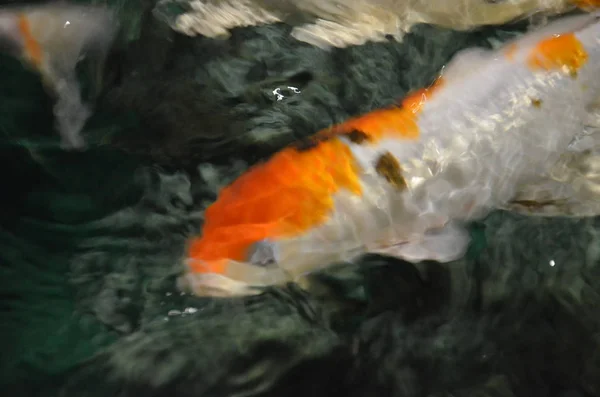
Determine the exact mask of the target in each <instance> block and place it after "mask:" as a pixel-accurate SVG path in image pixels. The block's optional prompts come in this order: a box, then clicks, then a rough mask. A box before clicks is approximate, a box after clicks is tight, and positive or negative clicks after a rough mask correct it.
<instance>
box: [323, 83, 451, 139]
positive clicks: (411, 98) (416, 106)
mask: <svg viewBox="0 0 600 397" xmlns="http://www.w3.org/2000/svg"><path fill="white" fill-rule="evenodd" d="M443 83H444V81H443V79H442V78H441V77H440V78H438V79H437V80H436V81H435V82H434V83H433V85H432V86H431V87H428V88H422V89H420V90H417V91H414V92H412V93H410V94H408V95H407V96H406V97H405V98H404V99H403V100H402V102H401V103H400V106H399V107H392V108H387V109H380V110H375V111H373V112H370V113H367V114H365V115H363V116H359V117H356V118H353V119H350V120H348V121H346V122H344V123H342V124H338V125H336V126H333V127H331V128H329V129H327V130H324V131H322V132H319V133H318V134H334V135H335V134H342V135H343V134H348V133H351V132H353V131H355V130H358V131H361V132H363V133H364V134H365V135H366V136H368V137H369V140H370V141H377V140H380V139H382V138H384V137H386V136H389V137H394V138H400V139H417V138H418V137H419V126H418V125H417V116H418V114H419V113H420V112H421V110H422V109H423V105H424V104H425V103H426V102H427V100H428V99H429V98H430V97H431V96H432V95H433V94H434V93H435V92H436V91H437V90H438V89H439V88H440V87H441V86H442V85H443Z"/></svg>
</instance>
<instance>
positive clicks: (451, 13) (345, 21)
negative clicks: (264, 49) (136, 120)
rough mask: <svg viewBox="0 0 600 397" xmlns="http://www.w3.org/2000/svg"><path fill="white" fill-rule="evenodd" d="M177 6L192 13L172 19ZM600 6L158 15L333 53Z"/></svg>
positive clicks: (323, 7) (347, 3)
mask: <svg viewBox="0 0 600 397" xmlns="http://www.w3.org/2000/svg"><path fill="white" fill-rule="evenodd" d="M174 3H175V4H177V5H183V6H184V7H185V8H186V9H187V11H185V12H183V13H181V14H179V15H176V16H172V15H171V9H172V8H173V7H172V6H173V4H174ZM598 6H600V1H599V0H510V1H507V0H496V1H486V0H452V1H450V0H417V1H412V0H343V1H342V0H294V1H291V0H288V1H285V0H282V1H277V2H273V1H269V0H161V1H159V2H158V4H157V6H156V7H155V10H154V12H155V14H156V15H157V16H158V17H159V18H160V19H162V20H164V21H166V22H167V23H168V24H169V25H170V26H171V27H172V28H173V29H174V30H176V31H178V32H180V33H183V34H186V35H189V36H195V35H198V34H201V35H204V36H207V37H213V38H215V37H225V38H226V37H228V36H229V31H230V30H231V29H234V28H237V27H245V26H257V25H265V24H272V23H279V22H286V23H289V24H291V25H292V26H293V30H292V33H291V35H292V36H293V37H295V38H296V39H297V40H300V41H303V42H306V43H309V44H312V45H315V46H318V47H321V48H330V47H347V46H350V45H360V44H364V43H365V42H367V41H374V42H377V41H385V40H387V38H388V37H390V36H391V37H394V38H395V39H396V40H399V41H400V40H401V39H402V37H403V36H404V34H406V33H407V32H409V31H410V30H411V28H412V27H413V26H414V25H416V24H420V23H426V24H432V25H437V26H441V27H446V28H450V29H455V30H470V29H473V28H476V27H478V26H483V25H500V24H504V23H507V22H511V21H516V20H519V19H524V18H527V17H529V16H531V15H534V14H541V15H558V14H561V13H565V12H568V11H570V10H573V9H575V8H580V9H584V10H590V9H594V8H596V7H598Z"/></svg>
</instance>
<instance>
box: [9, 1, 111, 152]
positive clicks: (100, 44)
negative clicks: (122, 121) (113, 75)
mask: <svg viewBox="0 0 600 397" xmlns="http://www.w3.org/2000/svg"><path fill="white" fill-rule="evenodd" d="M117 29H118V24H117V22H116V19H115V16H114V15H113V13H112V12H111V11H110V10H109V9H108V8H105V7H95V6H79V5H69V4H64V3H54V4H45V5H36V6H27V7H4V8H0V50H2V51H4V52H7V53H9V54H11V55H13V56H15V57H18V58H20V59H21V60H23V62H24V63H26V64H27V65H28V66H30V67H31V68H33V69H34V70H35V71H37V72H38V73H39V74H40V75H41V78H42V81H43V83H44V85H45V87H46V88H47V89H48V90H49V91H50V92H51V94H53V95H54V96H55V97H56V104H55V107H54V114H55V117H56V122H57V128H58V130H59V132H60V134H61V136H62V145H63V146H64V147H68V148H81V147H83V146H84V140H83V138H82V136H81V135H80V132H81V130H82V129H83V127H84V125H85V123H86V121H87V119H88V118H89V116H90V115H91V109H90V107H89V105H86V104H84V103H83V101H82V98H81V92H80V85H79V83H78V79H77V76H76V70H75V68H76V66H77V63H78V62H79V61H80V60H81V59H82V58H84V57H86V56H89V57H92V59H91V61H92V62H91V63H90V66H91V67H92V68H93V76H92V78H93V80H94V81H93V84H94V87H93V88H94V89H96V90H97V89H98V88H99V85H100V84H101V76H102V67H103V65H104V61H105V58H106V55H107V52H108V50H109V48H110V46H111V44H112V42H113V39H114V37H115V35H116V32H117Z"/></svg>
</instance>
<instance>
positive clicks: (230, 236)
mask: <svg viewBox="0 0 600 397" xmlns="http://www.w3.org/2000/svg"><path fill="white" fill-rule="evenodd" d="M357 172H358V169H357V165H356V164H355V162H354V159H353V157H352V155H351V153H350V150H349V148H348V146H347V145H345V144H344V143H343V142H342V141H340V140H338V139H331V140H328V141H327V142H316V143H315V145H314V146H312V147H307V148H298V147H289V148H286V149H284V150H282V151H281V152H279V153H277V154H276V155H275V156H274V157H272V158H271V159H270V160H269V161H267V162H265V163H263V164H259V165H257V166H255V167H253V168H251V169H250V170H248V171H247V172H246V173H245V174H243V175H242V176H241V177H240V178H238V179H237V180H236V181H234V182H233V183H232V184H231V185H229V186H227V187H226V188H224V189H223V190H222V191H221V192H220V194H219V198H218V199H217V201H216V202H215V203H214V204H212V205H211V206H210V207H209V208H208V209H207V210H206V213H205V222H204V225H203V230H202V235H201V236H200V237H199V238H196V239H193V240H192V241H191V242H190V244H189V248H188V258H189V259H188V266H189V270H190V274H192V275H193V277H192V278H194V279H196V280H201V282H199V283H196V285H202V288H201V289H206V288H209V289H211V288H210V286H212V285H213V284H219V282H217V281H216V280H225V278H226V279H228V280H229V281H227V288H226V289H228V291H227V295H232V294H236V291H238V290H245V289H246V290H247V288H245V287H244V286H250V285H254V286H256V285H258V286H264V285H273V284H278V283H280V282H281V281H282V280H285V279H289V278H290V277H289V276H288V275H286V274H285V273H286V272H285V271H284V270H283V268H282V267H280V266H278V264H279V262H281V261H282V260H284V259H285V258H283V257H282V255H283V254H284V253H283V252H281V251H279V249H278V247H279V242H281V241H284V240H289V239H291V238H296V237H299V236H302V235H304V234H306V233H308V232H310V231H311V230H313V229H314V228H315V227H318V226H319V225H321V224H323V223H325V222H326V221H327V220H328V219H329V217H330V216H331V213H332V211H333V209H334V197H333V196H334V195H335V193H336V192H337V191H339V190H340V189H345V190H347V191H351V192H354V194H357V195H360V191H361V186H360V183H359V180H358V175H357ZM231 280H237V281H239V282H240V284H239V288H238V287H237V286H236V287H235V288H233V287H232V282H233V281H231ZM213 281H215V282H214V283H213ZM207 286H209V287H207ZM232 289H233V292H232ZM195 291H196V293H200V294H204V293H203V291H198V288H195ZM211 295H214V293H211Z"/></svg>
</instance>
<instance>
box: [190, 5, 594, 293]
mask: <svg viewBox="0 0 600 397" xmlns="http://www.w3.org/2000/svg"><path fill="white" fill-rule="evenodd" d="M598 76H600V19H599V16H598V15H589V14H588V15H582V16H575V17H568V18H564V19H561V20H559V21H556V22H554V23H553V24H550V25H548V26H546V27H545V28H542V29H540V30H538V31H535V32H530V33H528V34H526V35H524V36H523V37H521V38H519V39H518V40H516V41H513V42H510V43H508V44H506V45H505V46H504V47H502V48H500V49H498V50H495V51H488V50H479V49H470V50H465V51H463V52H460V53H458V54H457V55H456V56H455V57H454V59H453V60H452V61H451V62H450V63H449V65H448V67H447V68H446V69H445V70H444V71H443V73H442V74H441V76H440V78H439V79H438V80H437V81H436V82H435V84H433V85H432V86H431V87H429V88H427V89H423V90H419V91H417V92H414V93H412V94H411V95H409V96H407V97H406V98H405V99H404V100H403V101H402V103H400V104H399V105H398V106H394V107H391V108H387V109H381V110H377V111H374V112H371V113H369V114H367V115H364V116H360V117H357V118H354V119H350V120H348V121H347V122H345V123H342V124H340V125H336V126H333V127H331V128H328V129H326V130H323V131H321V132H319V133H317V134H316V135H314V136H313V137H311V138H310V139H308V140H306V141H304V142H300V143H298V144H295V145H292V146H290V147H287V148H285V149H284V150H282V151H280V152H279V153H277V154H276V155H275V156H273V157H272V158H271V159H270V160H269V161H267V162H265V163H263V164H259V165H256V166H254V167H253V168H251V169H250V170H248V171H247V172H246V173H245V174H243V175H242V176H241V177H240V178H239V179H237V180H236V181H234V182H233V183H232V184H231V185H229V186H227V187H225V188H224V189H222V191H221V192H220V195H219V197H218V199H217V201H216V202H215V203H214V204H212V205H211V206H210V207H209V208H208V209H207V211H206V214H205V223H204V225H203V230H202V235H201V236H200V237H198V238H195V239H193V240H192V241H191V242H190V245H189V251H188V257H189V258H188V268H189V271H188V273H187V275H186V276H185V277H183V278H182V282H183V283H184V286H185V287H187V288H191V289H192V290H193V291H194V292H195V293H196V294H199V295H225V296H231V295H246V294H252V293H256V292H257V291H260V289H256V288H255V287H261V286H268V285H273V284H280V283H284V282H287V281H292V280H297V279H298V278H299V277H301V276H302V275H303V274H305V273H307V272H311V271H314V270H317V269H319V268H322V267H324V266H327V265H330V264H332V263H334V262H339V261H348V260H353V259H355V258H357V257H359V256H361V255H362V254H365V253H379V254H387V255H392V256H395V257H398V258H402V259H405V260H408V261H412V262H419V261H422V260H425V259H431V260H437V261H440V262H449V261H452V260H455V259H457V258H460V257H461V256H462V255H463V254H464V252H465V251H466V249H467V246H468V244H469V237H468V234H467V232H466V230H465V229H464V228H463V226H462V225H463V224H464V223H466V222H469V221H473V220H477V219H481V218H482V217H484V216H486V215H487V214H488V213H489V212H490V211H491V210H493V209H496V208H506V207H510V206H511V205H513V204H514V203H516V202H518V201H519V200H520V197H521V196H522V195H523V192H525V191H527V190H528V189H529V192H528V194H529V193H531V192H532V191H533V197H534V198H533V199H532V198H528V199H527V200H529V201H530V202H533V205H531V206H525V207H523V208H526V211H527V212H529V213H535V214H544V213H546V212H547V211H545V210H544V208H548V206H552V205H556V203H558V202H559V201H560V202H561V203H562V202H563V201H564V200H566V201H564V206H563V207H561V208H562V209H561V211H560V213H561V214H567V215H575V216H586V215H596V214H599V213H600V200H599V199H598V198H599V196H598V194H600V190H599V191H597V192H595V195H590V192H591V190H589V189H588V190H585V189H580V188H576V187H574V186H575V185H574V184H573V183H572V180H573V179H571V180H566V179H563V180H558V179H556V178H554V177H553V175H554V174H553V170H554V169H555V167H556V164H559V163H561V158H563V157H564V155H565V153H571V154H574V155H575V156H576V157H578V158H580V159H581V158H582V157H583V156H589V155H590V153H593V150H591V149H600V139H597V136H596V138H593V139H592V144H591V146H590V145H588V146H586V148H585V149H581V148H579V149H578V148H574V147H573V145H572V143H573V141H574V140H576V139H577V137H579V136H580V135H581V134H582V131H584V130H585V127H586V123H587V120H589V115H590V114H591V112H592V109H593V108H594V104H598V103H599V102H598V98H600V78H598ZM598 126H600V124H598ZM590 148H591V149H590ZM597 158H598V157H595V159H597ZM596 171H598V170H596ZM532 189H533V190H532ZM542 193H543V194H545V195H549V196H550V200H549V201H548V200H546V201H542V199H541V198H540V197H542V196H541V194H542ZM592 193H593V192H592ZM561 200H562V201H561ZM548 203H552V204H548ZM536 205H537V206H538V207H536ZM534 207H535V208H538V210H534V209H533V208H534ZM553 208H558V207H553Z"/></svg>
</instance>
